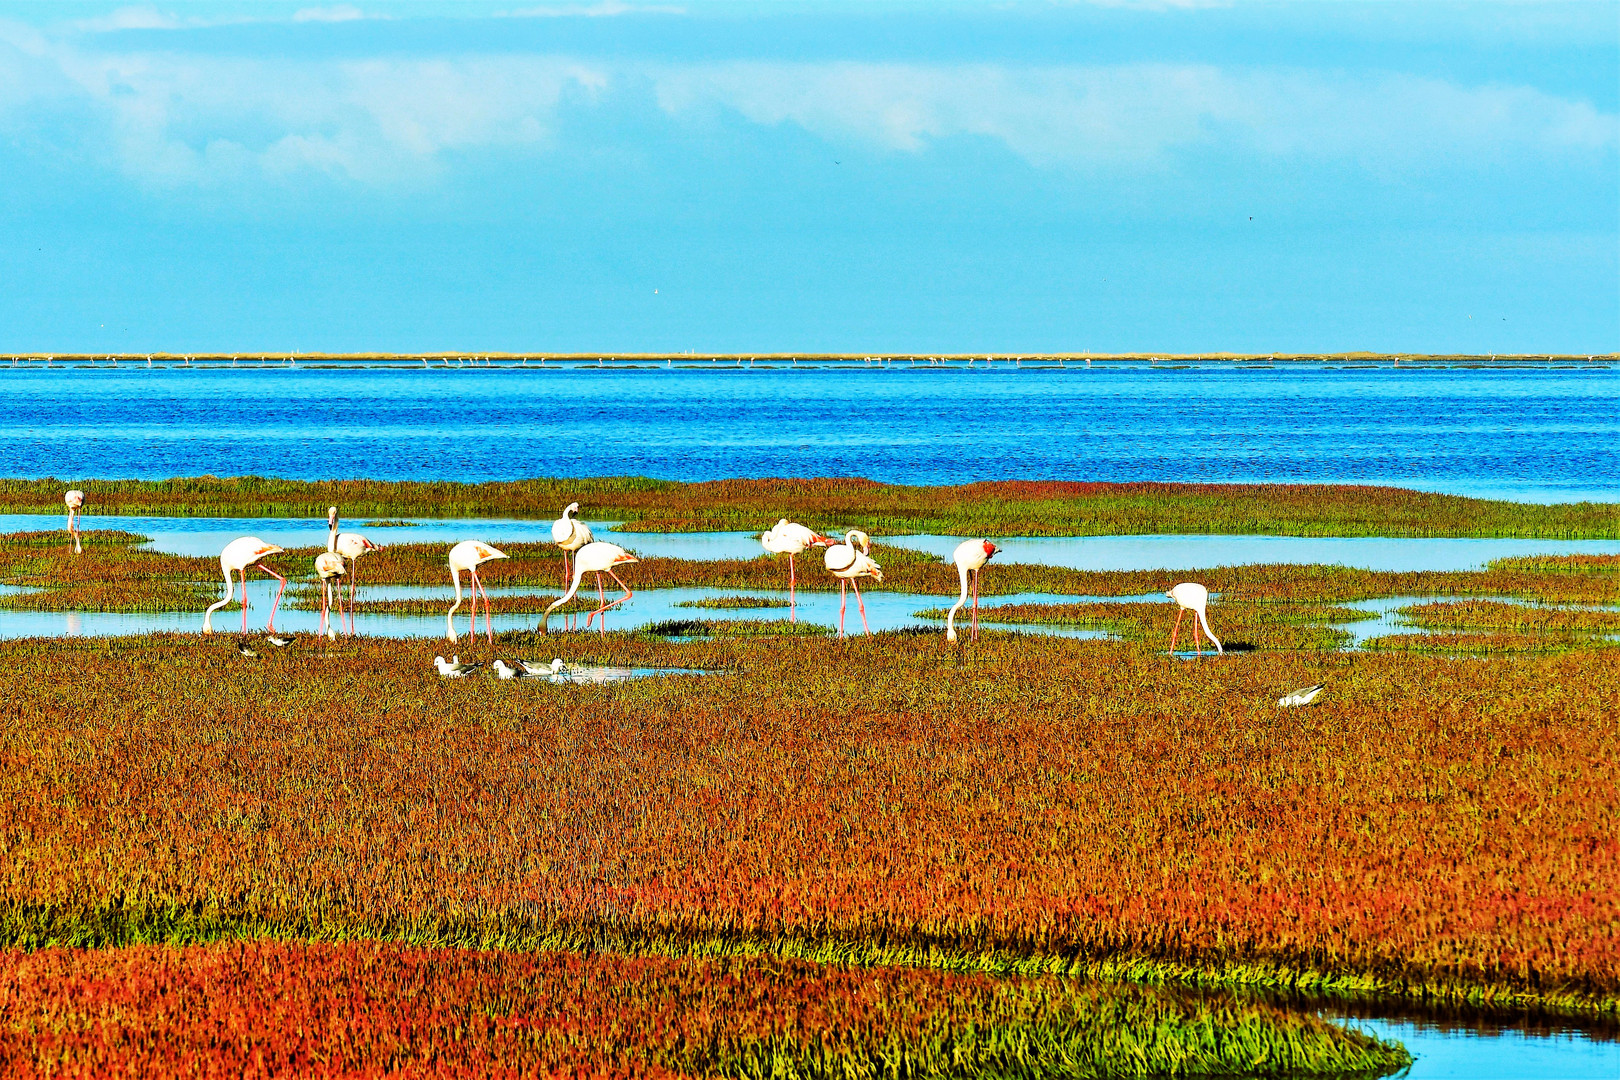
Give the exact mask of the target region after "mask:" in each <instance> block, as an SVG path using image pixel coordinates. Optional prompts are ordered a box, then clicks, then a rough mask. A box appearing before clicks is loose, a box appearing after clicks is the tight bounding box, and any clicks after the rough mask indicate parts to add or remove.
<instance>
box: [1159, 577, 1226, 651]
mask: <svg viewBox="0 0 1620 1080" xmlns="http://www.w3.org/2000/svg"><path fill="white" fill-rule="evenodd" d="M1164 595H1166V596H1168V597H1169V598H1170V599H1172V600H1174V601H1175V602H1176V603H1177V604H1180V605H1181V610H1180V611H1178V612H1176V625H1175V627H1174V628H1173V629H1171V631H1170V653H1171V655H1172V656H1173V655H1175V651H1176V634H1177V633H1178V632H1179V631H1180V630H1181V617H1182V616H1183V615H1185V614H1187V612H1189V611H1190V612H1192V613H1193V615H1194V616H1195V618H1194V619H1193V649H1194V650H1195V651H1196V652H1197V653H1198V655H1199V656H1202V655H1204V650H1203V648H1202V647H1200V645H1199V642H1198V628H1199V626H1203V628H1204V633H1206V634H1208V635H1209V640H1210V641H1213V642H1214V643H1215V651H1216V652H1217V653H1219V654H1221V655H1224V654H1225V653H1226V650H1225V649H1224V648H1222V647H1221V639H1220V638H1218V637H1216V636H1215V632H1214V631H1213V630H1211V629H1210V628H1209V616H1208V615H1207V614H1206V613H1205V609H1206V608H1207V607H1208V606H1209V590H1208V589H1206V588H1204V587H1203V586H1202V585H1200V584H1198V583H1197V582H1196V581H1183V582H1182V583H1181V584H1180V585H1177V586H1175V587H1174V588H1173V589H1171V590H1170V591H1169V592H1167V593H1165V594H1164Z"/></svg>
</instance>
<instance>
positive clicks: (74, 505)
mask: <svg viewBox="0 0 1620 1080" xmlns="http://www.w3.org/2000/svg"><path fill="white" fill-rule="evenodd" d="M62 501H63V502H64V503H66V504H67V531H68V535H69V536H70V537H72V538H73V554H75V555H78V554H81V553H82V552H83V551H84V548H83V547H82V546H80V544H79V511H80V510H82V509H84V492H82V491H80V490H79V489H78V488H74V489H73V490H72V491H70V492H68V493H67V494H66V495H63V496H62Z"/></svg>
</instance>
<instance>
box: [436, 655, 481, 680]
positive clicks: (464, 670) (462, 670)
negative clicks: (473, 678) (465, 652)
mask: <svg viewBox="0 0 1620 1080" xmlns="http://www.w3.org/2000/svg"><path fill="white" fill-rule="evenodd" d="M433 666H434V667H436V668H438V669H439V675H440V676H441V677H442V678H446V679H460V678H464V677H465V676H466V675H467V674H468V673H469V672H473V671H477V670H478V669H479V668H481V667H483V666H484V665H483V664H463V663H462V662H461V657H459V656H452V657H451V658H450V659H448V660H446V659H445V658H444V657H442V656H435V657H434V658H433Z"/></svg>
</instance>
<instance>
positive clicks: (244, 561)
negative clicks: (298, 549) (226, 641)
mask: <svg viewBox="0 0 1620 1080" xmlns="http://www.w3.org/2000/svg"><path fill="white" fill-rule="evenodd" d="M285 550H287V549H286V548H283V547H278V546H276V545H275V544H271V543H267V542H266V541H264V540H260V539H259V538H258V537H257V536H241V537H238V538H237V539H235V540H232V541H231V542H230V543H228V544H226V545H225V550H224V551H221V552H220V553H219V568H220V569H221V570H223V571H224V572H225V599H223V600H221V601H220V602H219V603H217V604H213V605H211V606H210V607H209V608H208V610H207V611H205V612H203V626H202V628H203V633H205V634H211V633H213V632H214V627H213V625H212V622H211V620H212V619H213V617H214V612H216V611H218V610H219V609H220V608H222V607H224V606H225V605H226V604H229V603H230V602H231V597H232V596H233V595H235V588H234V586H233V584H232V582H231V574H232V573H233V572H234V573H235V574H236V575H237V576H239V577H240V578H241V579H242V633H243V634H246V633H247V606H248V598H247V572H248V567H250V566H257V567H258V568H259V569H260V570H263V571H264V572H265V573H267V574H269V575H270V576H271V577H273V578H275V579H276V580H277V581H279V582H281V584H280V585H278V586H277V587H276V598H275V600H273V601H271V603H270V618H269V620H267V621H266V622H265V626H264V628H265V629H266V630H268V631H270V633H272V634H273V633H275V632H276V607H277V606H278V605H279V604H280V603H281V591H282V590H283V589H285V588H286V587H287V579H286V578H284V577H282V576H281V575H280V574H278V573H276V572H275V571H274V570H272V569H270V568H269V567H268V566H266V565H264V563H263V562H261V561H260V560H261V559H264V558H265V557H267V556H270V555H280V554H281V553H282V552H283V551H285Z"/></svg>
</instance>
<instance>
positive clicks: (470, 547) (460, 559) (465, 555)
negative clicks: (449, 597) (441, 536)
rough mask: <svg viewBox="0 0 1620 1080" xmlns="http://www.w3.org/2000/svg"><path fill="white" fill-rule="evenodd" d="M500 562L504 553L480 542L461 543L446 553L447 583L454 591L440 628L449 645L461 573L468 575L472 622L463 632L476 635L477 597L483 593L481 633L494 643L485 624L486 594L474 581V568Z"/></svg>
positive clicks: (479, 582) (457, 602)
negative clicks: (495, 560)
mask: <svg viewBox="0 0 1620 1080" xmlns="http://www.w3.org/2000/svg"><path fill="white" fill-rule="evenodd" d="M504 558H506V552H504V551H501V550H500V549H498V548H494V547H491V546H490V545H488V544H486V543H484V542H483V541H482V540H463V541H462V542H461V543H459V544H457V545H456V546H455V547H453V548H451V549H450V557H449V559H448V562H449V564H450V582H451V584H453V585H454V586H455V587H456V602H455V603H454V604H452V605H451V606H450V610H449V611H447V612H445V613H444V625H445V627H446V629H447V631H448V632H447V634H446V636H447V637H449V639H450V640H451V642H452V643H453V642H455V640H456V624H455V620H454V616H455V614H456V609H457V608H459V607H460V606H461V575H462V573H463V572H466V573H469V574H471V575H472V621H471V623H470V624H469V629H468V631H467V632H468V633H470V634H477V633H478V594H479V593H483V596H484V633H486V634H488V635H489V640H490V642H491V643H492V644H493V643H494V641H495V631H494V630H493V629H492V628H491V627H490V621H489V593H487V592H484V586H483V583H482V582H481V581H479V580H478V568H479V567H480V566H481V565H483V564H484V563H487V562H489V561H490V560H492V559H504Z"/></svg>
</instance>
